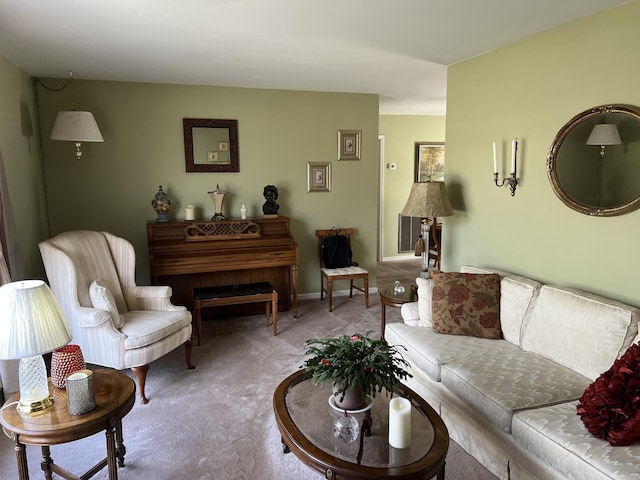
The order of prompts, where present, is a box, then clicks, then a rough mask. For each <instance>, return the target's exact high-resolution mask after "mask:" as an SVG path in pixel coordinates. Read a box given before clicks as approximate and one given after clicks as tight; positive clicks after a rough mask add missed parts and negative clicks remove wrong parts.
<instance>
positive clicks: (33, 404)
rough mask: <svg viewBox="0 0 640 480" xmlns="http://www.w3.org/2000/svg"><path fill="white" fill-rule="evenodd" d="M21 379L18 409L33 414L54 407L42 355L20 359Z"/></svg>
mask: <svg viewBox="0 0 640 480" xmlns="http://www.w3.org/2000/svg"><path fill="white" fill-rule="evenodd" d="M18 376H19V378H20V401H19V402H18V406H17V407H16V409H17V410H18V411H19V412H21V413H33V412H38V411H40V410H44V409H45V408H49V407H50V406H51V405H53V397H52V396H51V394H50V393H49V382H48V380H47V367H46V366H45V364H44V359H43V358H42V355H35V356H33V357H25V358H21V359H20V363H19V365H18Z"/></svg>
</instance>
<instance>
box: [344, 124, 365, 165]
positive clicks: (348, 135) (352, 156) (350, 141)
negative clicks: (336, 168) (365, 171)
mask: <svg viewBox="0 0 640 480" xmlns="http://www.w3.org/2000/svg"><path fill="white" fill-rule="evenodd" d="M361 134H362V130H338V160H360V136H361Z"/></svg>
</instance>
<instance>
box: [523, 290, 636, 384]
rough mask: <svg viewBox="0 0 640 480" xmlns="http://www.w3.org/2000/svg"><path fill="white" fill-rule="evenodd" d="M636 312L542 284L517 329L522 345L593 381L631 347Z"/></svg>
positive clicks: (583, 294) (610, 301)
mask: <svg viewBox="0 0 640 480" xmlns="http://www.w3.org/2000/svg"><path fill="white" fill-rule="evenodd" d="M639 315H640V310H638V309H637V308H635V307H631V306H629V305H625V304H622V303H620V302H616V301H613V300H609V299H606V298H603V297H598V296H596V295H591V294H587V293H584V292H580V291H577V290H572V289H568V288H559V287H553V286H550V285H545V286H543V287H542V288H541V289H540V295H539V296H538V299H537V300H536V303H535V306H534V308H533V312H532V314H531V315H530V316H529V317H528V318H527V320H526V322H525V324H524V326H523V331H522V348H523V350H525V351H530V352H535V353H538V354H540V355H542V356H544V357H546V358H548V359H550V360H553V361H554V362H557V363H559V364H561V365H564V366H565V367H568V368H570V369H571V370H574V371H576V372H578V373H580V374H582V375H584V376H585V377H588V378H590V379H591V380H595V379H596V378H597V377H598V376H599V375H600V374H601V373H602V372H605V371H607V370H608V369H609V367H611V365H612V364H613V362H614V361H615V360H616V359H617V358H619V357H620V356H621V355H622V353H624V351H625V350H626V349H627V348H628V347H629V345H631V341H632V340H633V338H634V337H635V336H636V335H637V334H638V316H639Z"/></svg>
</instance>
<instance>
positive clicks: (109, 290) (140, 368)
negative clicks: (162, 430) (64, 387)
mask: <svg viewBox="0 0 640 480" xmlns="http://www.w3.org/2000/svg"><path fill="white" fill-rule="evenodd" d="M39 246H40V253H41V255H42V260H43V262H44V267H45V271H46V273H47V278H48V279H49V285H50V287H51V290H52V291H53V293H54V295H55V296H56V298H57V299H58V301H59V302H60V305H61V307H62V310H63V311H64V313H65V315H66V317H67V321H68V322H69V324H70V326H71V330H72V332H73V339H72V342H73V343H75V344H78V345H80V348H81V349H82V353H83V355H84V358H85V360H86V362H87V363H93V364H96V365H102V366H105V367H111V368H115V369H117V370H123V369H127V368H131V370H132V371H133V372H134V373H135V375H136V378H137V383H138V392H139V395H140V400H141V402H142V403H147V402H148V400H147V397H146V396H145V380H146V375H147V370H148V369H149V364H150V363H151V362H152V361H154V360H156V359H158V358H160V357H162V356H163V355H165V354H167V353H169V352H171V351H172V350H174V349H175V348H177V347H178V346H180V345H182V344H183V343H184V344H186V357H187V366H188V368H194V367H193V366H192V365H191V313H189V312H188V311H187V310H186V308H185V307H180V306H176V305H173V304H172V303H171V300H170V299H171V288H170V287H165V286H137V285H136V283H135V251H134V249H133V246H132V245H131V244H130V243H129V242H128V241H127V240H125V239H123V238H120V237H116V236H115V235H112V234H110V233H107V232H94V231H87V230H77V231H70V232H65V233H61V234H60V235H58V236H56V237H53V238H51V239H49V240H45V241H43V242H41V243H40V245H39Z"/></svg>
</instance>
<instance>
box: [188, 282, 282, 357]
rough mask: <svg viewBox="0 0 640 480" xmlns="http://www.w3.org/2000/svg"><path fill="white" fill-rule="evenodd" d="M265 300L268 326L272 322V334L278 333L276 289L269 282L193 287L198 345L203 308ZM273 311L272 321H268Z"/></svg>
mask: <svg viewBox="0 0 640 480" xmlns="http://www.w3.org/2000/svg"><path fill="white" fill-rule="evenodd" d="M256 302H265V306H266V313H267V319H266V323H265V325H266V326H267V327H268V326H269V325H271V324H272V323H273V335H274V336H275V335H277V334H278V291H277V290H276V289H275V288H273V286H272V285H271V284H270V283H269V282H260V283H246V284H241V285H223V286H217V287H197V288H194V289H193V317H194V323H195V334H196V337H197V338H198V345H200V336H201V334H202V313H201V310H202V309H203V308H208V307H219V306H221V305H241V304H245V303H256ZM272 312H273V322H271V321H270V317H271V313H272Z"/></svg>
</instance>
